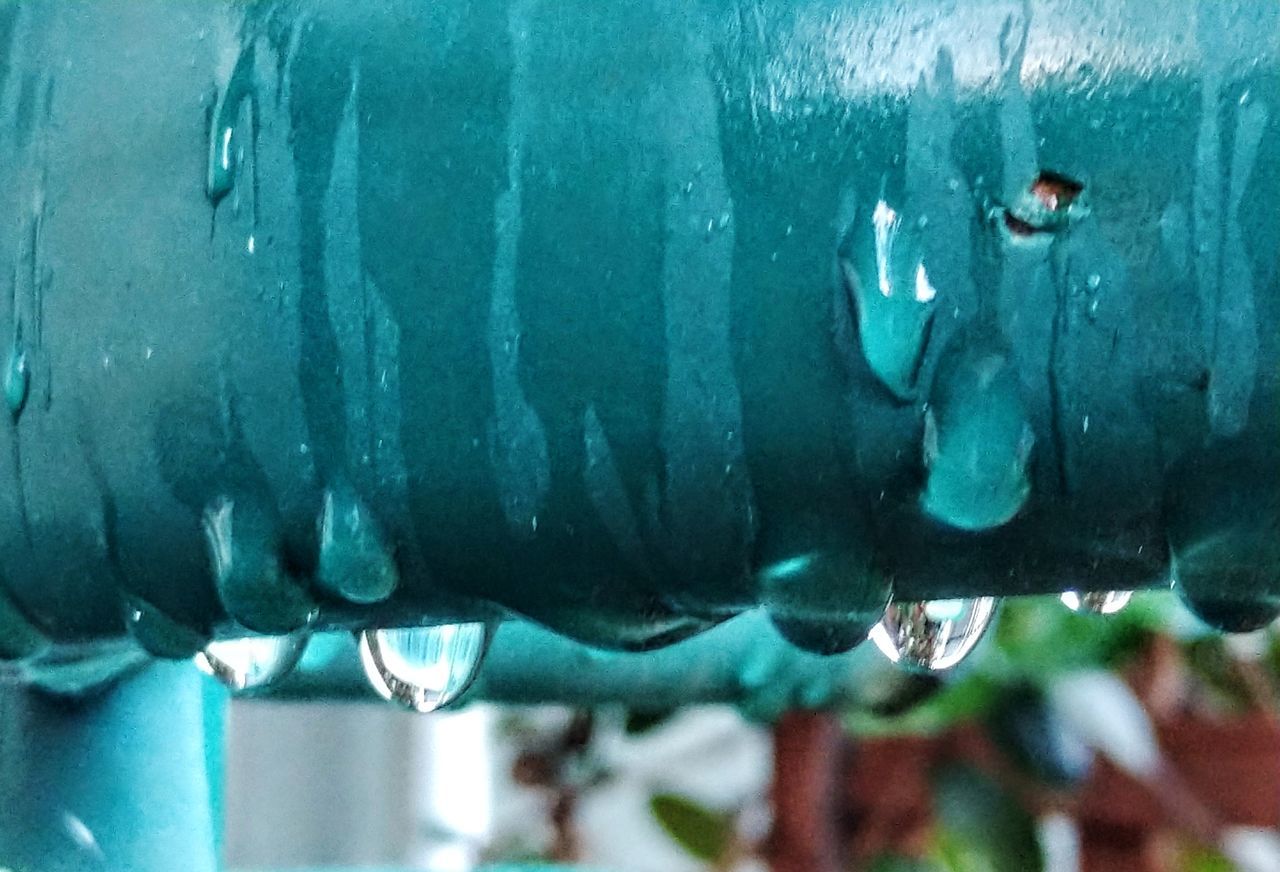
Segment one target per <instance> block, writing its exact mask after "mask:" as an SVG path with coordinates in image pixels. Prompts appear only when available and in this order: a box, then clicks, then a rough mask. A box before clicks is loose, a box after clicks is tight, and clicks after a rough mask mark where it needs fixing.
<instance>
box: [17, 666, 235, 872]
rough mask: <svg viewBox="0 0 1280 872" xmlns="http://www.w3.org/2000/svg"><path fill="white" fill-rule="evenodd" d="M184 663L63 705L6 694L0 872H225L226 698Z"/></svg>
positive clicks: (58, 700)
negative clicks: (221, 854) (221, 870)
mask: <svg viewBox="0 0 1280 872" xmlns="http://www.w3.org/2000/svg"><path fill="white" fill-rule="evenodd" d="M210 691H211V688H210V686H209V684H208V682H207V681H206V680H205V679H204V678H203V677H202V676H200V675H199V674H198V673H194V672H193V671H192V670H191V669H190V668H189V667H188V666H187V665H186V664H176V663H174V664H169V663H165V664H156V665H154V666H152V667H150V668H149V669H147V670H146V671H144V672H142V673H140V674H138V675H137V676H135V677H133V678H130V679H128V680H125V681H122V682H120V683H118V684H117V685H115V686H114V687H113V688H112V689H111V692H110V693H105V694H100V695H94V696H89V697H83V696H81V697H77V698H74V699H72V698H67V697H57V696H49V695H45V694H42V693H38V692H33V691H30V690H27V689H25V688H23V687H21V686H19V685H17V684H14V683H11V682H3V683H0V790H3V813H2V814H0V868H5V869H10V870H12V872H90V870H111V872H116V870H130V872H134V870H137V872H151V870H155V872H161V870H172V869H175V868H181V869H183V870H191V872H215V870H216V869H217V868H218V855H217V846H218V844H219V843H220V838H221V836H220V829H221V820H220V817H221V812H220V799H219V797H218V796H217V794H218V792H219V791H220V790H221V784H220V775H219V774H218V773H220V770H221V765H220V759H221V750H220V748H221V715H220V713H221V709H222V702H223V701H224V700H225V694H223V693H222V692H220V691H217V692H214V693H211V692H210Z"/></svg>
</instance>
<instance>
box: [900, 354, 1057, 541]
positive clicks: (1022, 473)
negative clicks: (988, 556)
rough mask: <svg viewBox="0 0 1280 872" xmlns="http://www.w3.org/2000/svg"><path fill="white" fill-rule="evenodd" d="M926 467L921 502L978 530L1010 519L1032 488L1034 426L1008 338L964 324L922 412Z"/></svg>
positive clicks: (932, 512) (936, 514) (947, 520)
mask: <svg viewBox="0 0 1280 872" xmlns="http://www.w3.org/2000/svg"><path fill="white" fill-rule="evenodd" d="M924 424H925V426H924V445H923V455H924V462H925V466H926V467H927V469H928V477H927V479H926V483H925V487H924V491H923V493H921V495H920V506H921V508H922V509H924V511H925V513H926V514H928V515H929V516H930V517H931V518H933V519H935V520H937V521H939V522H941V523H943V524H946V525H947V526H950V527H955V528H957V529H960V530H968V531H972V532H980V531H983V530H990V529H993V528H996V527H1000V526H1002V525H1004V524H1007V523H1008V522H1009V521H1011V520H1012V519H1013V517H1014V516H1015V515H1017V514H1018V512H1020V511H1021V510H1022V507H1023V505H1024V504H1025V503H1026V501H1027V498H1028V497H1029V496H1030V493H1031V482H1030V477H1029V476H1030V467H1029V461H1030V458H1031V449H1032V445H1033V444H1034V441H1035V439H1034V432H1033V430H1032V428H1031V424H1030V423H1029V421H1028V419H1027V414H1026V410H1025V408H1024V406H1023V402H1022V387H1021V384H1020V382H1019V380H1018V374H1017V370H1016V369H1015V367H1014V365H1013V361H1012V359H1011V357H1010V355H1009V353H1008V351H1007V350H1006V349H1005V348H1004V347H1003V343H1002V340H1001V339H1000V338H999V337H998V336H994V335H992V334H990V333H989V332H987V331H984V330H974V331H961V332H959V333H958V334H957V335H956V336H955V337H953V338H952V340H951V344H950V345H949V346H948V348H947V351H946V352H944V353H943V355H942V358H941V360H940V361H939V363H938V370H937V378H936V379H935V380H934V383H933V386H932V387H931V388H930V392H929V410H928V411H927V412H926V413H925V420H924Z"/></svg>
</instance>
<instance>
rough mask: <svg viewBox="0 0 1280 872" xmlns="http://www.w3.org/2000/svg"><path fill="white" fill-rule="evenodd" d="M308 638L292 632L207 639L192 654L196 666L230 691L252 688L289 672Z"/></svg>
mask: <svg viewBox="0 0 1280 872" xmlns="http://www.w3.org/2000/svg"><path fill="white" fill-rule="evenodd" d="M308 638H309V637H308V635H307V634H306V633H296V634H293V635H289V636H246V637H245V638H243V639H228V640H226V641H222V642H210V643H209V644H208V645H206V646H205V648H204V650H203V651H201V652H200V653H199V654H197V655H196V658H195V659H196V666H198V667H199V668H200V671H201V672H204V673H205V674H206V675H212V676H213V677H214V678H216V679H217V680H218V681H220V682H222V684H223V685H225V686H226V687H227V688H228V689H230V690H232V691H236V692H239V691H244V690H254V689H256V688H261V687H266V686H267V685H269V684H271V683H272V682H274V681H276V680H277V679H279V678H282V677H283V676H285V675H287V674H289V672H291V671H292V670H293V667H295V666H297V665H298V661H299V660H301V659H302V653H303V652H304V651H305V650H306V648H307V640H308Z"/></svg>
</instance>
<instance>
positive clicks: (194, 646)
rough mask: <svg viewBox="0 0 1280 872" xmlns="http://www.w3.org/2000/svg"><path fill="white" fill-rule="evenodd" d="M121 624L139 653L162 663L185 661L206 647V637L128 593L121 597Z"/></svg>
mask: <svg viewBox="0 0 1280 872" xmlns="http://www.w3.org/2000/svg"><path fill="white" fill-rule="evenodd" d="M123 599H124V624H125V629H126V630H127V631H128V633H129V635H130V636H132V637H133V638H134V641H136V642H137V643H138V644H139V645H140V646H142V650H144V651H146V652H147V653H148V654H150V655H151V656H152V657H159V658H161V659H164V660H188V659H190V658H191V657H193V656H194V655H195V654H196V653H197V652H199V651H200V649H202V648H203V647H204V646H205V645H206V644H208V641H209V639H208V637H207V636H206V635H205V634H204V633H201V632H199V631H198V630H195V629H193V628H191V627H188V626H186V625H184V624H182V623H181V622H180V621H177V620H174V619H173V618H171V617H169V616H168V615H166V614H165V613H164V612H162V611H161V610H160V609H158V608H156V607H155V606H154V605H152V604H151V603H149V602H147V601H146V600H144V599H143V598H142V597H139V596H134V595H132V594H125V595H124V598H123Z"/></svg>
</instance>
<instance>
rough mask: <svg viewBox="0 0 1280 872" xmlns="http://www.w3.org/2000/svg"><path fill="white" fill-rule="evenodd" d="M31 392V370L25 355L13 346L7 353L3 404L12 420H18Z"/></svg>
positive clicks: (16, 346)
mask: <svg viewBox="0 0 1280 872" xmlns="http://www.w3.org/2000/svg"><path fill="white" fill-rule="evenodd" d="M30 392H31V370H30V368H29V367H28V366H27V353H26V351H25V350H23V349H22V348H21V347H20V346H18V345H16V344H15V345H14V347H13V350H12V351H11V352H10V353H9V365H8V367H6V368H5V372H4V402H5V405H6V406H8V407H9V414H10V415H11V416H12V417H13V420H15V421H16V420H18V418H19V417H20V416H21V415H22V410H23V409H24V408H26V405H27V396H28V395H29V394H30Z"/></svg>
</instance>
